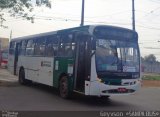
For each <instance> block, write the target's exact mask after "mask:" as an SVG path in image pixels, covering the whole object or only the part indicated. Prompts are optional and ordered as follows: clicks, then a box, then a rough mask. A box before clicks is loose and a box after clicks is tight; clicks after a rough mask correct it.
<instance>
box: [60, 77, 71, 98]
mask: <svg viewBox="0 0 160 117" xmlns="http://www.w3.org/2000/svg"><path fill="white" fill-rule="evenodd" d="M59 93H60V96H61V97H62V98H69V97H70V94H69V84H68V79H67V76H62V78H61V79H60V83H59Z"/></svg>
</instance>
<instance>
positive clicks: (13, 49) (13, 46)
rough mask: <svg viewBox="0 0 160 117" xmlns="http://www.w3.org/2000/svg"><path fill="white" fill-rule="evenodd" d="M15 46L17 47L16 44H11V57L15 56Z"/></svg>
mask: <svg viewBox="0 0 160 117" xmlns="http://www.w3.org/2000/svg"><path fill="white" fill-rule="evenodd" d="M15 45H16V43H15V42H11V43H10V48H9V54H10V55H14V51H15Z"/></svg>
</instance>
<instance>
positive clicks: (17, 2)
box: [0, 0, 51, 28]
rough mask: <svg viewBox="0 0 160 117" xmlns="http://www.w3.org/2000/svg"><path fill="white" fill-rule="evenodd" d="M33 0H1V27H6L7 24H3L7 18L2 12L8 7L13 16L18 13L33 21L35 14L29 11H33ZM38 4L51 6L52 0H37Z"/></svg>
mask: <svg viewBox="0 0 160 117" xmlns="http://www.w3.org/2000/svg"><path fill="white" fill-rule="evenodd" d="M32 2H33V0H0V27H3V28H6V26H4V25H3V22H4V21H6V20H5V18H4V14H3V13H2V11H3V10H6V9H7V11H8V12H9V13H10V15H11V16H12V17H15V16H16V15H17V16H19V17H22V18H25V19H27V20H30V21H31V22H32V23H33V22H34V18H33V16H29V15H28V13H29V12H32V11H33V6H32ZM36 5H37V6H41V5H45V6H46V7H49V8H51V1H49V0H36Z"/></svg>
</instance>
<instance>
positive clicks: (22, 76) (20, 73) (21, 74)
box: [18, 68, 27, 85]
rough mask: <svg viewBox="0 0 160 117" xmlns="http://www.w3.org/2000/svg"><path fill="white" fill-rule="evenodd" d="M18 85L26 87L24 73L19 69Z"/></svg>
mask: <svg viewBox="0 0 160 117" xmlns="http://www.w3.org/2000/svg"><path fill="white" fill-rule="evenodd" d="M18 81H19V83H20V84H22V85H26V84H27V81H26V79H25V72H24V69H23V68H22V69H20V71H19V79H18Z"/></svg>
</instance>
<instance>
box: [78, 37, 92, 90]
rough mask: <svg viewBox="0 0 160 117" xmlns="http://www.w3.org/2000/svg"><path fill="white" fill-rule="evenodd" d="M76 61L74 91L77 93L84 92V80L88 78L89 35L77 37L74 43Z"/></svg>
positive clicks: (89, 60) (89, 62)
mask: <svg viewBox="0 0 160 117" xmlns="http://www.w3.org/2000/svg"><path fill="white" fill-rule="evenodd" d="M76 45H77V46H76V58H75V59H76V60H75V78H76V79H75V89H76V90H78V91H82V92H83V91H84V88H85V80H87V79H88V77H89V76H90V66H91V59H90V55H91V54H90V52H91V47H90V45H91V43H90V36H89V35H79V36H77V43H76Z"/></svg>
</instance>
